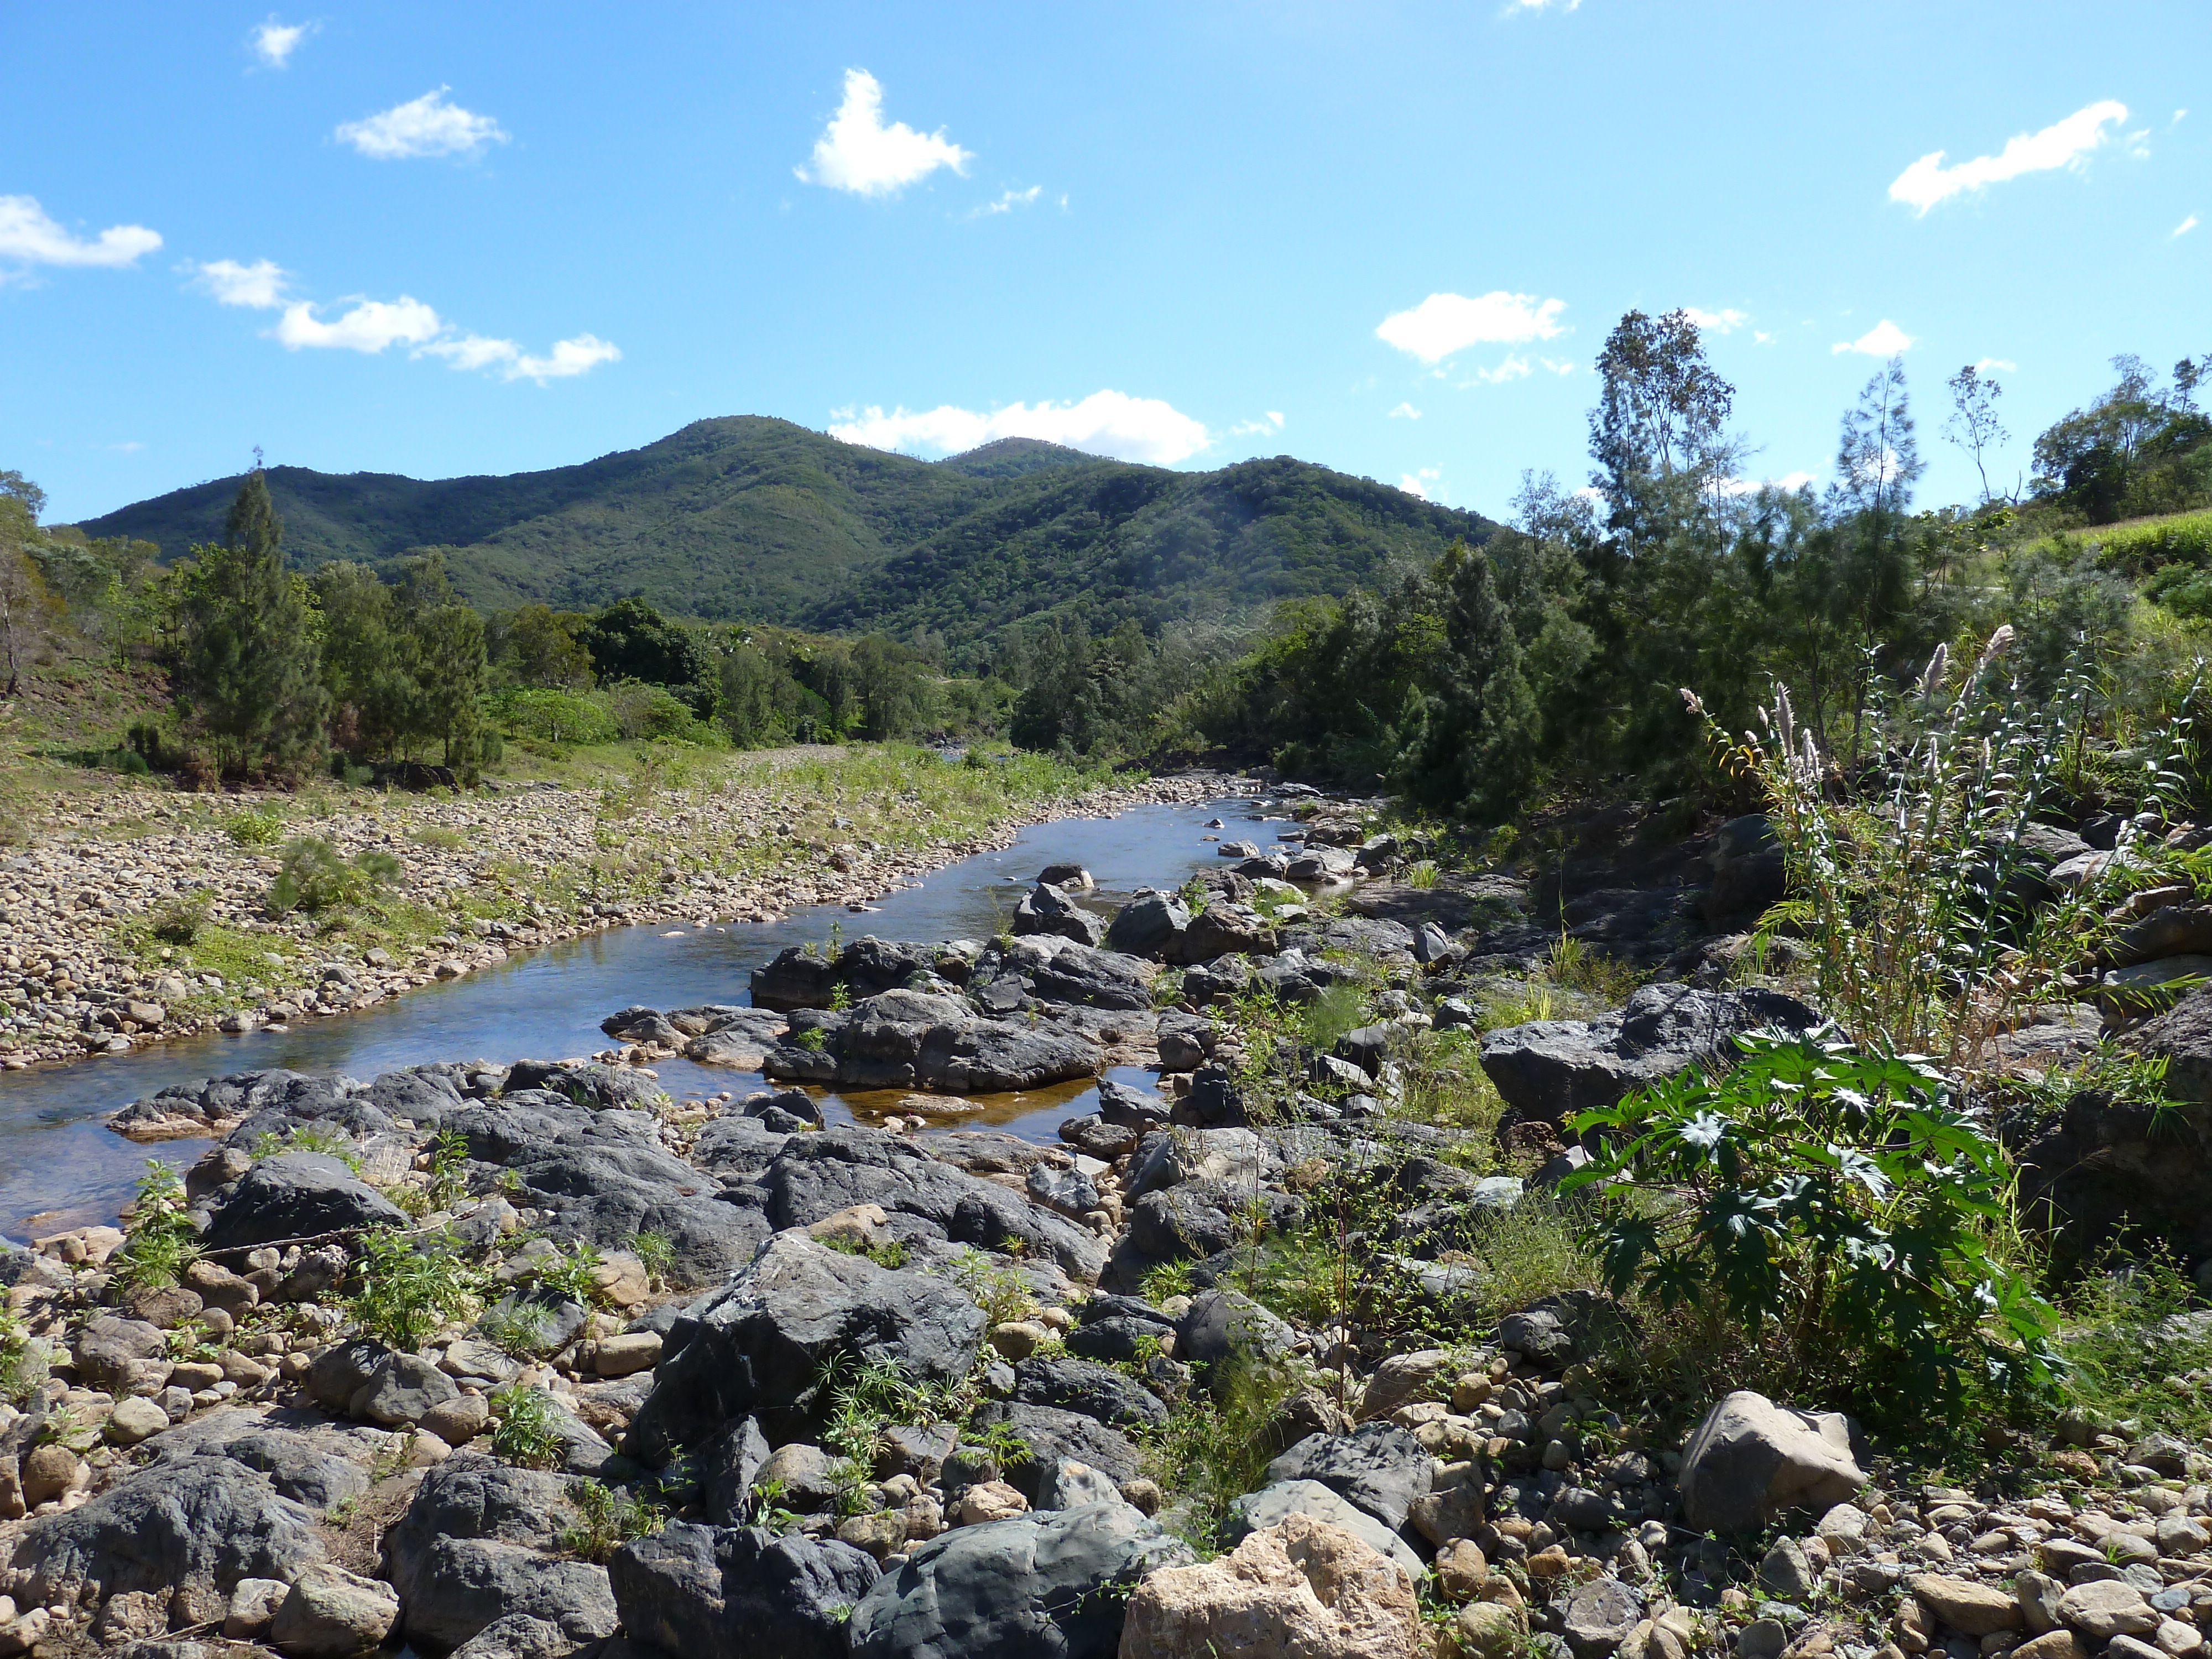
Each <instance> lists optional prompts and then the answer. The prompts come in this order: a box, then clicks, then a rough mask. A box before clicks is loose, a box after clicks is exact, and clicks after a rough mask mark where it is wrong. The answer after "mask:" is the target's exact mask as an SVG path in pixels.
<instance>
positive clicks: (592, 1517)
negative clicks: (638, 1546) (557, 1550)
mask: <svg viewBox="0 0 2212 1659" xmlns="http://www.w3.org/2000/svg"><path fill="white" fill-rule="evenodd" d="M568 1505H569V1507H570V1508H571V1509H573V1510H575V1512H576V1518H575V1520H574V1522H572V1523H570V1524H569V1525H568V1526H566V1527H563V1528H562V1529H561V1547H562V1549H564V1550H566V1551H567V1552H568V1553H569V1554H571V1555H573V1556H574V1557H576V1558H577V1559H579V1560H582V1561H597V1562H599V1564H600V1565H603V1566H604V1565H605V1564H606V1559H607V1558H608V1557H609V1556H611V1555H612V1554H613V1553H615V1552H616V1550H617V1549H619V1548H620V1547H622V1546H623V1545H624V1544H627V1543H629V1541H631V1540H632V1539H634V1538H647V1537H650V1536H652V1534H654V1533H656V1532H659V1530H660V1529H661V1528H662V1527H663V1526H665V1525H666V1524H667V1520H668V1517H667V1516H665V1515H664V1514H663V1513H662V1512H661V1511H660V1510H659V1509H657V1508H656V1507H654V1506H653V1504H647V1503H645V1502H643V1501H642V1500H641V1499H640V1498H638V1497H637V1496H636V1495H635V1493H632V1492H617V1491H616V1490H614V1489H613V1488H612V1487H610V1486H606V1485H605V1483H604V1482H601V1481H599V1480H592V1478H591V1477H590V1476H589V1475H585V1476H583V1477H581V1478H580V1479H578V1480H571V1481H570V1482H569V1483H568Z"/></svg>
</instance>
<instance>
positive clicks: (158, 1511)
mask: <svg viewBox="0 0 2212 1659" xmlns="http://www.w3.org/2000/svg"><path fill="white" fill-rule="evenodd" d="M321 1559H323V1545H322V1540H321V1537H320V1535H319V1533H318V1531H317V1529H316V1526H315V1517H314V1516H313V1515H312V1514H311V1513H310V1512H309V1511H308V1510H307V1508H306V1507H305V1506H304V1505H302V1504H296V1503H295V1502H293V1501H292V1500H291V1499H290V1498H284V1497H282V1496H280V1495H279V1494H278V1493H277V1492H276V1489H275V1487H274V1486H271V1485H270V1480H269V1478H268V1477H267V1476H266V1475H264V1474H259V1473H258V1472H257V1471H255V1470H252V1469H249V1468H246V1467H245V1466H244V1465H243V1464H240V1463H238V1462H233V1461H232V1460H231V1459H229V1458H227V1457H181V1458H171V1459H164V1460H162V1461H161V1462H156V1463H154V1464H152V1465H151V1466H149V1468H143V1469H137V1470H134V1471H132V1472H131V1473H130V1474H125V1475H124V1476H123V1478H122V1479H121V1480H118V1481H117V1482H116V1483H115V1484H114V1485H113V1486H110V1487H109V1488H108V1489H107V1490H106V1492H102V1493H100V1496H99V1497H97V1498H93V1499H92V1500H91V1501H90V1502H88V1503H87V1504H83V1505H82V1506H81V1507H79V1508H77V1509H74V1510H69V1511H67V1512H66V1513H62V1514H55V1515H46V1516H36V1517H34V1518H33V1519H32V1520H31V1521H30V1522H27V1523H26V1524H25V1526H24V1528H23V1529H22V1531H21V1534H19V1535H18V1536H17V1538H16V1540H15V1551H14V1555H13V1557H12V1559H11V1562H10V1565H12V1566H13V1567H14V1569H15V1571H16V1573H17V1574H18V1575H19V1579H18V1582H19V1585H20V1586H21V1588H19V1589H18V1591H17V1594H18V1595H21V1593H22V1589H28V1590H29V1591H30V1592H31V1594H32V1595H33V1596H36V1597H38V1598H39V1599H40V1600H44V1599H46V1598H48V1597H50V1596H52V1595H55V1594H57V1593H58V1592H60V1591H61V1590H63V1589H64V1587H66V1586H71V1585H75V1584H77V1583H82V1582H83V1581H86V1580H96V1581H98V1583H99V1584H100V1589H101V1591H102V1593H103V1594H104V1595H109V1596H113V1595H122V1594H125V1593H130V1592H155V1591H157V1592H159V1593H160V1594H161V1596H162V1597H163V1598H164V1601H165V1604H166V1601H167V1597H168V1596H169V1595H172V1594H173V1593H174V1592H175V1591H177V1590H179V1589H188V1588H191V1589H206V1590H210V1591H213V1590H216V1589H220V1588H221V1587H223V1586H227V1585H230V1584H234V1583H237V1582H238V1581H239V1580H240V1579H241V1578H276V1579H282V1580H283V1581H284V1582H286V1583H290V1582H291V1581H293V1580H294V1579H296V1578H297V1577H299V1576H300V1574H301V1572H303V1571H306V1570H307V1568H308V1567H309V1566H312V1565H315V1564H316V1563H318V1562H319V1561H320V1560H321Z"/></svg>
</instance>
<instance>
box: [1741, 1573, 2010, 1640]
mask: <svg viewBox="0 0 2212 1659" xmlns="http://www.w3.org/2000/svg"><path fill="white" fill-rule="evenodd" d="M1911 1589H1912V1593H1913V1594H1914V1595H1917V1596H1918V1597H1919V1598H1920V1602H1921V1605H1922V1606H1923V1607H1926V1608H1927V1609H1928V1611H1929V1613H1933V1614H1934V1615H1935V1616H1936V1622H1937V1623H1939V1624H1944V1625H1948V1626H1950V1627H1951V1628H1952V1629H1953V1630H1955V1631H1962V1632H1965V1633H1966V1635H1968V1636H1972V1637H1975V1638H1981V1637H1984V1636H1994V1635H1996V1633H1997V1632H1999V1631H2001V1630H2018V1629H2019V1628H2020V1626H2021V1604H2020V1602H2019V1601H2018V1600H2016V1599H2015V1597H2013V1596H2011V1595H2008V1594H2006V1593H2005V1591H2003V1590H2002V1589H1999V1588H1998V1587H1997V1586H1996V1585H1995V1584H1984V1583H1979V1582H1978V1581H1976V1580H1973V1579H1967V1578H1958V1577H1953V1576H1952V1575H1950V1574H1948V1573H1940V1572H1923V1573H1922V1574H1920V1575H1919V1576H1918V1577H1916V1578H1914V1579H1913V1580H1912V1581H1911ZM1788 1599H1789V1598H1788V1597H1784V1600H1788Z"/></svg>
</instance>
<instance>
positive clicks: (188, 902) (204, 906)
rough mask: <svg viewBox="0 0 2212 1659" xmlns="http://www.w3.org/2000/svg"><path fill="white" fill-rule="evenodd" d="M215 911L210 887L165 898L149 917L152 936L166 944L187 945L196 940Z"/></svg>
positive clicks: (213, 891)
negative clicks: (150, 917) (150, 918)
mask: <svg viewBox="0 0 2212 1659" xmlns="http://www.w3.org/2000/svg"><path fill="white" fill-rule="evenodd" d="M214 908H215V890H214V889H213V888H212V887H195V888H193V889H192V890H191V892H189V893H179V894H177V895H175V896H173V897H171V898H167V899H164V900H163V901H162V902H161V906H160V908H157V909H156V910H155V912H154V915H153V917H152V929H153V934H154V937H155V939H160V940H161V942H162V943H163V944H165V945H190V944H191V943H192V941H193V940H195V939H197V938H199V936H200V929H201V928H203V927H206V926H207V924H208V916H209V915H210V913H211V912H212V911H213V910H214Z"/></svg>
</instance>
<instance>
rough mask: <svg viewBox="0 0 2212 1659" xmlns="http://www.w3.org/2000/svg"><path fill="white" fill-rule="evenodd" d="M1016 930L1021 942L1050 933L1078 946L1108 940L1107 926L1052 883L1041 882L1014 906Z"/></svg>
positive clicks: (1014, 928)
mask: <svg viewBox="0 0 2212 1659" xmlns="http://www.w3.org/2000/svg"><path fill="white" fill-rule="evenodd" d="M1013 931H1014V936H1015V937H1016V938H1017V939H1019V938H1022V937H1024V936H1026V935H1030V934H1035V933H1048V934H1051V935H1054V937H1056V938H1060V939H1073V940H1074V941H1075V942H1076V943H1077V944H1078V945H1096V944H1097V943H1098V942H1099V941H1100V940H1101V939H1104V938H1105V937H1106V924H1105V922H1104V921H1102V920H1100V919H1099V917H1098V916H1097V915H1095V914H1094V913H1092V912H1091V911H1089V910H1086V909H1085V908H1083V907H1082V906H1081V905H1079V904H1078V903H1077V902H1075V901H1074V900H1073V899H1072V898H1070V897H1068V896H1067V895H1066V893H1064V892H1062V891H1061V890H1060V889H1059V888H1057V887H1055V886H1054V885H1053V884H1051V883H1050V882H1045V881H1041V882H1039V883H1037V884H1036V886H1035V887H1032V888H1031V889H1030V890H1029V891H1028V892H1027V893H1026V894H1024V896H1023V898H1022V902H1020V903H1019V904H1018V905H1016V906H1015V907H1014V927H1013Z"/></svg>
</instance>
